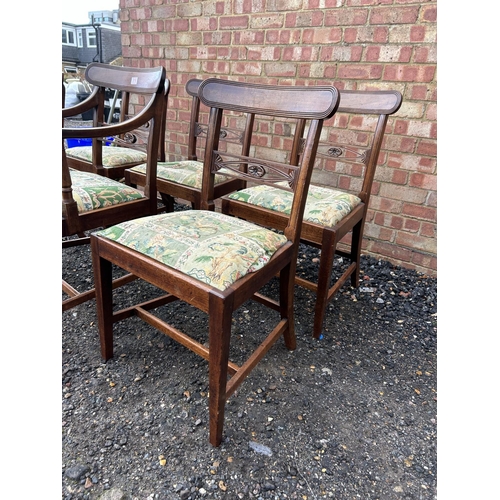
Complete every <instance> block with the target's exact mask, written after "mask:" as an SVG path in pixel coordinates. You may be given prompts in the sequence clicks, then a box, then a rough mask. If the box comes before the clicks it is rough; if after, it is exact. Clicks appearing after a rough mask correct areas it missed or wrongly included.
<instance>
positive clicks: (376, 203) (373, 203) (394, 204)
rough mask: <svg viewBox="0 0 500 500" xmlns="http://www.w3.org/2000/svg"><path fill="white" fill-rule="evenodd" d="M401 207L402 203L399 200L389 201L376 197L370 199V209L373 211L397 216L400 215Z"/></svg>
mask: <svg viewBox="0 0 500 500" xmlns="http://www.w3.org/2000/svg"><path fill="white" fill-rule="evenodd" d="M402 206H403V202H402V201H401V200H391V199H389V198H383V197H381V196H377V195H375V196H371V197H370V207H371V208H372V209H373V210H381V211H383V212H389V213H392V214H399V213H401V208H402Z"/></svg>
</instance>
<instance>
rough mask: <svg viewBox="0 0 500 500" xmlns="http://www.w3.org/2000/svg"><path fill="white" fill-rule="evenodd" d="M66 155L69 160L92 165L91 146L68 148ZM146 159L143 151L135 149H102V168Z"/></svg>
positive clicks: (105, 147)
mask: <svg viewBox="0 0 500 500" xmlns="http://www.w3.org/2000/svg"><path fill="white" fill-rule="evenodd" d="M66 155H67V156H68V157H70V158H76V159H78V160H84V161H88V162H90V163H92V146H77V147H76V148H68V149H67V150H66ZM147 157H148V155H147V154H146V153H144V151H137V150H136V149H130V148H123V147H120V146H103V147H102V166H103V167H107V168H110V167H118V166H120V165H128V164H130V163H137V162H141V161H146V160H147Z"/></svg>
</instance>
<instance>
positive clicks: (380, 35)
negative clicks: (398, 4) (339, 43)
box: [344, 26, 389, 43]
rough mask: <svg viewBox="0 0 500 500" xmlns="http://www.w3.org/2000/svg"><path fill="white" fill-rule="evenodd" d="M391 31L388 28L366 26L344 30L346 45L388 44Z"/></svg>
mask: <svg viewBox="0 0 500 500" xmlns="http://www.w3.org/2000/svg"><path fill="white" fill-rule="evenodd" d="M388 41H389V30H388V29H387V27H386V26H365V27H356V28H352V27H346V28H344V42H345V43H363V42H364V43H387V42H388Z"/></svg>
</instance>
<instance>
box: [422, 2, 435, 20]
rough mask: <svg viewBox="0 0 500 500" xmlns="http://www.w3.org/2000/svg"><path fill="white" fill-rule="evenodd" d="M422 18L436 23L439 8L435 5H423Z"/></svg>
mask: <svg viewBox="0 0 500 500" xmlns="http://www.w3.org/2000/svg"><path fill="white" fill-rule="evenodd" d="M421 19H422V20H423V21H425V22H429V23H435V22H436V21H437V8H436V6H435V5H423V6H422V13H421Z"/></svg>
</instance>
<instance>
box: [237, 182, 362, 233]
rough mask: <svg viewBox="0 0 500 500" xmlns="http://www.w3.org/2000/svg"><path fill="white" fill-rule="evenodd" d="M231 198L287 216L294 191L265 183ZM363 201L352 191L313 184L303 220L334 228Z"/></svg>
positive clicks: (244, 190) (308, 195) (239, 192)
mask: <svg viewBox="0 0 500 500" xmlns="http://www.w3.org/2000/svg"><path fill="white" fill-rule="evenodd" d="M228 198H231V199H232V200H238V201H244V202H246V203H250V204H252V205H257V206H259V207H263V208H268V209H270V210H274V211H277V212H282V213H284V214H287V215H289V214H290V209H291V207H292V201H293V196H292V193H290V192H289V191H284V190H282V189H279V188H275V187H272V186H266V185H260V186H254V187H250V188H247V189H242V190H241V191H237V192H235V193H231V194H230V195H228ZM360 203H361V199H360V198H358V197H357V196H355V195H353V194H350V193H346V192H343V191H337V190H335V189H329V188H323V187H320V186H312V185H311V186H309V191H308V194H307V201H306V208H305V211H304V220H307V221H309V222H313V223H316V224H320V225H322V226H326V227H333V226H335V224H337V223H338V222H339V221H341V220H342V219H343V218H344V217H345V216H347V215H349V213H350V212H351V211H352V209H353V208H354V207H356V206H357V205H359V204H360Z"/></svg>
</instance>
